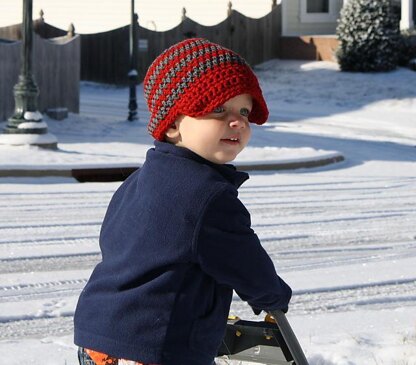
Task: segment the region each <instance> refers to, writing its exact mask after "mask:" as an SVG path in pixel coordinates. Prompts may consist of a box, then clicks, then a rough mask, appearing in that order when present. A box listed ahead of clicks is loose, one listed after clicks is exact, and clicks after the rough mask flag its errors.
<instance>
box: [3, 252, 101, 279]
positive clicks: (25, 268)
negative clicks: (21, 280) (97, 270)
mask: <svg viewBox="0 0 416 365" xmlns="http://www.w3.org/2000/svg"><path fill="white" fill-rule="evenodd" d="M100 259H101V254H100V253H98V252H91V253H84V254H67V255H51V256H41V257H26V258H22V257H19V258H11V259H2V260H0V274H6V273H7V274H10V273H18V272H31V271H35V272H45V271H56V270H60V271H65V270H74V269H75V268H76V269H77V270H79V269H91V268H92V267H93V266H94V265H95V264H97V263H98V262H99V261H100Z"/></svg>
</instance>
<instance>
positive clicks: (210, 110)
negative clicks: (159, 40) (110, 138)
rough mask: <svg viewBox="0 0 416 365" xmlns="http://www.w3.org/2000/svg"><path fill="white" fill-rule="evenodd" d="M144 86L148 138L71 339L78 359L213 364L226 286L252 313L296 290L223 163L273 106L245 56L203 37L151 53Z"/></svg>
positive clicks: (236, 177)
mask: <svg viewBox="0 0 416 365" xmlns="http://www.w3.org/2000/svg"><path fill="white" fill-rule="evenodd" d="M144 92H145V98H146V101H147V104H148V107H149V111H150V113H151V117H150V122H149V125H148V129H149V132H150V133H151V135H152V136H153V137H154V138H155V140H156V141H155V147H154V148H152V149H150V150H149V151H148V153H147V156H146V161H145V163H144V164H143V167H142V168H141V169H140V170H138V171H137V172H135V173H134V174H132V175H131V176H130V177H129V178H128V179H127V180H126V181H125V182H124V183H123V184H122V185H121V186H120V188H119V189H118V190H117V191H116V193H115V194H114V196H113V198H112V200H111V202H110V205H109V207H108V211H107V214H106V216H105V219H104V222H103V225H102V229H101V234H100V247H101V251H102V262H100V263H99V264H98V265H97V267H96V268H95V269H94V271H93V273H92V276H91V278H90V280H89V282H88V284H87V285H86V287H85V289H84V290H83V292H82V293H81V296H80V298H79V302H78V306H77V309H76V313H75V343H76V344H77V345H78V346H79V347H80V349H79V358H80V363H81V364H88V365H89V364H91V365H95V364H96V365H102V364H119V365H121V364H146V365H147V364H159V365H212V364H213V362H214V358H215V356H216V354H217V351H218V348H219V346H220V344H221V340H222V339H223V336H224V332H225V327H226V322H227V316H228V312H229V309H230V304H231V299H232V294H233V290H235V291H236V293H237V294H238V295H239V296H240V298H241V299H243V300H245V301H247V302H248V304H249V305H250V306H252V308H253V310H254V311H255V312H257V313H258V312H259V311H261V310H266V311H268V310H275V309H282V310H287V308H288V303H289V300H290V297H291V289H290V288H289V286H288V285H287V284H286V283H285V282H284V281H283V280H282V279H281V278H280V277H279V276H278V275H277V274H276V272H275V268H274V266H273V262H272V261H271V259H270V258H269V256H268V255H267V253H266V252H265V250H264V249H263V248H262V246H261V244H260V242H259V239H258V238H257V236H256V234H255V233H254V232H253V230H252V229H251V227H250V225H251V223H250V215H249V213H248V212H247V210H246V209H245V207H244V205H243V204H242V203H241V202H240V200H239V199H238V197H237V195H238V193H237V188H238V187H239V186H240V185H241V184H242V183H243V182H244V181H245V180H247V179H248V175H247V174H246V173H244V172H239V171H236V169H235V168H234V167H233V166H232V165H227V163H228V162H230V161H232V160H233V159H234V158H235V157H236V156H237V155H238V154H239V153H240V152H241V151H242V150H243V149H244V147H245V146H246V144H247V142H248V140H249V138H250V122H252V123H256V124H263V123H264V122H265V121H266V119H267V117H268V110H267V106H266V103H265V101H264V99H263V95H262V92H261V90H260V87H259V84H258V81H257V78H256V76H255V75H254V73H253V72H252V70H251V69H250V67H249V66H248V65H247V64H246V62H245V61H244V60H243V59H242V58H241V57H240V56H239V55H238V54H236V53H234V52H232V51H230V50H228V49H225V48H223V47H221V46H219V45H217V44H214V43H211V42H209V41H207V40H204V39H188V40H185V41H182V42H180V43H178V44H176V45H174V46H172V47H170V48H169V49H167V50H166V51H165V52H163V53H162V54H161V55H160V56H159V57H157V58H156V60H155V61H154V62H153V64H152V65H151V66H150V68H149V70H148V72H147V75H146V77H145V80H144ZM123 359H128V360H123Z"/></svg>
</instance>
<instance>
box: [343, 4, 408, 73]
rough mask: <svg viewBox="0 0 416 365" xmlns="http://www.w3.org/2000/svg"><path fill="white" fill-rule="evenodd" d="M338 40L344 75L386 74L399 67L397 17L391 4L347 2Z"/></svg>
mask: <svg viewBox="0 0 416 365" xmlns="http://www.w3.org/2000/svg"><path fill="white" fill-rule="evenodd" d="M337 36H338V39H339V41H340V46H339V48H338V50H337V58H338V62H339V64H340V67H341V70H343V71H363V72H366V71H388V70H392V69H394V68H395V67H396V66H397V64H398V52H399V48H400V47H399V44H400V29H399V16H398V12H397V9H396V8H395V7H394V6H393V4H392V2H391V0H349V1H348V2H347V3H346V4H345V5H344V7H343V9H342V10H341V15H340V19H339V21H338V26H337Z"/></svg>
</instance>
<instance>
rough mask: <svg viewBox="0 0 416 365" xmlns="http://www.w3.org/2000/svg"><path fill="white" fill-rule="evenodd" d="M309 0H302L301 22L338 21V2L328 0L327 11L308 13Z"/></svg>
mask: <svg viewBox="0 0 416 365" xmlns="http://www.w3.org/2000/svg"><path fill="white" fill-rule="evenodd" d="M307 1H308V0H300V21H301V23H332V22H336V20H337V18H338V14H337V13H336V11H335V8H336V6H335V5H336V4H335V1H334V0H328V10H329V11H328V12H327V13H308V12H307V11H306V10H307Z"/></svg>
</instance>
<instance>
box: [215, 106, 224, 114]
mask: <svg viewBox="0 0 416 365" xmlns="http://www.w3.org/2000/svg"><path fill="white" fill-rule="evenodd" d="M212 112H213V113H223V112H225V108H224V107H223V106H222V105H221V106H217V107H216V108H214V110H213V111H212Z"/></svg>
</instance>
